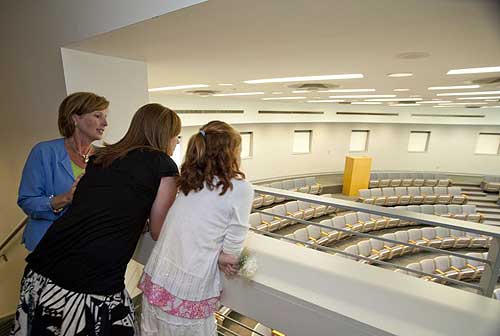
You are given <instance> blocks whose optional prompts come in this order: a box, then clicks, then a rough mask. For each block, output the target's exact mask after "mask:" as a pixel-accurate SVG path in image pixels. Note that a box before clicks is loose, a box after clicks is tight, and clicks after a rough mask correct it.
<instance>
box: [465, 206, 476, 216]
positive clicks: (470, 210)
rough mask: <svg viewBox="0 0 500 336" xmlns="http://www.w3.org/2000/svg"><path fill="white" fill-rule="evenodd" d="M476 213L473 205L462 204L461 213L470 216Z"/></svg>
mask: <svg viewBox="0 0 500 336" xmlns="http://www.w3.org/2000/svg"><path fill="white" fill-rule="evenodd" d="M476 212H477V211H476V205H475V204H464V205H462V213H464V214H467V215H471V214H475V213H476Z"/></svg>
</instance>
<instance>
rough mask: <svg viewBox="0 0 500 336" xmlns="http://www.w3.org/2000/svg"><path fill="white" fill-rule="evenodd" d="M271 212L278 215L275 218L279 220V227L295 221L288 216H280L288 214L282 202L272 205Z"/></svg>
mask: <svg viewBox="0 0 500 336" xmlns="http://www.w3.org/2000/svg"><path fill="white" fill-rule="evenodd" d="M271 212H272V213H273V214H275V215H278V216H275V219H276V220H279V221H280V229H281V228H284V227H285V226H288V225H290V224H293V223H295V222H294V221H292V220H290V219H288V218H283V217H281V216H288V214H287V212H286V208H285V205H284V204H280V205H275V206H273V207H272V208H271Z"/></svg>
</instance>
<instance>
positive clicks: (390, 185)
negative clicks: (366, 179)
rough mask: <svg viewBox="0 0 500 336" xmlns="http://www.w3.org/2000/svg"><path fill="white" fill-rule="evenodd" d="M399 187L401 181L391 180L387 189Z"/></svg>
mask: <svg viewBox="0 0 500 336" xmlns="http://www.w3.org/2000/svg"><path fill="white" fill-rule="evenodd" d="M400 185H401V179H398V178H396V179H392V180H391V182H390V183H389V187H393V188H395V187H399V186H400Z"/></svg>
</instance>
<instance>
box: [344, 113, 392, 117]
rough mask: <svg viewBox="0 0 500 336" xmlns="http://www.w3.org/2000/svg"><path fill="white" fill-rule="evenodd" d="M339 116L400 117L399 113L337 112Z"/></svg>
mask: <svg viewBox="0 0 500 336" xmlns="http://www.w3.org/2000/svg"><path fill="white" fill-rule="evenodd" d="M336 114H338V115H364V116H390V117H395V116H398V115H399V113H389V112H337V113H336Z"/></svg>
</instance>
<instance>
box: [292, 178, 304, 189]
mask: <svg viewBox="0 0 500 336" xmlns="http://www.w3.org/2000/svg"><path fill="white" fill-rule="evenodd" d="M293 183H294V184H295V189H299V188H302V187H305V186H306V179H305V178H298V179H295V180H293Z"/></svg>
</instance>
